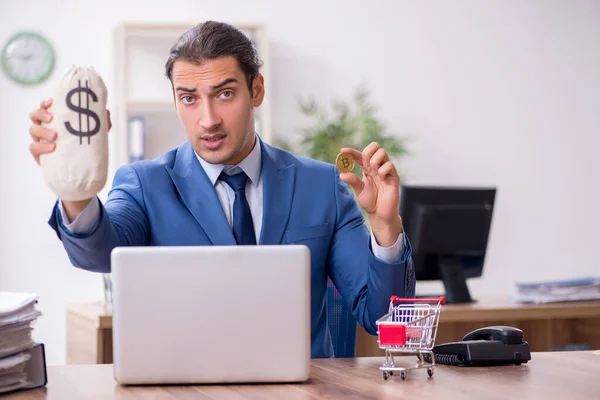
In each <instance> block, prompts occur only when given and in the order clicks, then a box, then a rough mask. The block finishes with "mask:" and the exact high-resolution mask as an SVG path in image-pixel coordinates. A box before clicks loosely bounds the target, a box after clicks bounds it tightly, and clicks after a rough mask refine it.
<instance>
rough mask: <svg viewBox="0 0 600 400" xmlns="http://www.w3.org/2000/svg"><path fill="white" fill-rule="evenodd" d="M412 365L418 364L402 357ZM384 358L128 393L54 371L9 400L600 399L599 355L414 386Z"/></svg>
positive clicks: (90, 368) (443, 374)
mask: <svg viewBox="0 0 600 400" xmlns="http://www.w3.org/2000/svg"><path fill="white" fill-rule="evenodd" d="M397 360H398V362H397V364H399V365H400V364H407V365H410V364H411V363H413V362H414V360H415V359H414V358H413V357H411V358H408V357H398V358H397ZM381 362H382V359H381V358H355V359H337V360H336V359H321V360H314V361H313V363H312V371H311V378H310V380H309V381H308V382H306V383H302V384H287V385H285V384H270V385H228V386H225V385H221V386H219V385H196V386H193V385H186V386H180V385H169V386H130V387H124V386H120V385H119V384H117V383H116V382H115V381H114V379H113V370H112V366H111V365H76V366H61V367H50V368H48V374H49V377H48V385H47V387H46V388H43V389H33V390H29V391H24V392H20V393H17V394H15V395H9V396H7V399H11V400H13V399H14V400H19V399H20V400H24V399H27V400H35V399H78V400H85V399H95V400H96V399H98V400H100V399H173V398H186V399H191V398H194V399H217V398H225V399H229V398H235V399H323V398H343V399H358V398H390V399H392V398H398V399H400V398H401V399H448V400H452V399H460V400H463V399H465V398H470V399H514V398H518V399H520V400H527V399H535V400H539V399H561V400H563V399H569V400H578V399H585V400H589V399H593V398H597V396H598V393H600V381H599V380H598V376H599V375H600V355H594V354H593V353H592V352H553V353H533V354H532V360H531V361H530V362H529V363H527V364H523V365H520V366H505V367H487V368H463V367H450V366H445V365H439V366H436V369H435V374H434V375H433V377H432V378H428V377H427V374H426V372H425V370H416V371H411V373H410V375H409V377H408V378H407V380H405V381H402V380H401V379H400V378H399V377H398V376H396V375H394V376H393V377H392V379H389V380H387V381H386V380H383V378H382V376H381V373H380V372H379V370H378V368H379V366H380V365H381Z"/></svg>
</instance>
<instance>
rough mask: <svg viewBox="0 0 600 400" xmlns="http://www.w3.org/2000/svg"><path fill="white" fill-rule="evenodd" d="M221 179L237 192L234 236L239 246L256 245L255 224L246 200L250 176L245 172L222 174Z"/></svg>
mask: <svg viewBox="0 0 600 400" xmlns="http://www.w3.org/2000/svg"><path fill="white" fill-rule="evenodd" d="M220 179H221V180H223V181H225V182H227V184H228V185H229V186H230V187H231V188H232V189H233V191H234V192H235V201H234V203H233V217H232V219H233V236H235V240H236V242H237V244H250V245H252V244H256V234H255V233H254V224H253V223H252V214H251V213H250V206H249V205H248V200H246V181H247V180H248V176H247V175H246V173H244V172H243V171H242V172H240V173H239V174H235V175H227V174H225V173H224V172H223V173H221V176H220Z"/></svg>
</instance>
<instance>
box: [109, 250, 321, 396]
mask: <svg viewBox="0 0 600 400" xmlns="http://www.w3.org/2000/svg"><path fill="white" fill-rule="evenodd" d="M111 262H112V280H113V363H114V378H115V380H116V381H117V382H118V383H121V384H130V385H133V384H203V383H206V384H209V383H210V384H225V383H259V382H262V383H285V382H303V381H306V380H307V379H308V378H309V373H310V357H311V356H310V347H311V346H310V339H311V338H310V293H311V290H310V250H309V249H308V247H306V246H301V245H279V246H274V245H273V246H182V247H178V246H175V247H173V246H165V247H160V246H159V247H118V248H115V249H114V250H113V252H112V254H111Z"/></svg>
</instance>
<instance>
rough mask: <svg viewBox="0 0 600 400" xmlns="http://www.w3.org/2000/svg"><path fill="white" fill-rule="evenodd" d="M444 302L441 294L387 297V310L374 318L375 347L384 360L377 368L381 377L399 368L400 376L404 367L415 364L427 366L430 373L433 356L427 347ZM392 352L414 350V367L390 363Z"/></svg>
mask: <svg viewBox="0 0 600 400" xmlns="http://www.w3.org/2000/svg"><path fill="white" fill-rule="evenodd" d="M445 302H446V299H445V298H444V297H443V296H442V297H439V298H435V299H401V298H399V297H396V296H392V297H391V299H390V310H389V312H388V313H387V314H385V315H384V316H383V317H381V318H380V319H379V320H378V321H377V335H378V336H379V338H378V341H377V342H378V343H379V348H380V349H383V350H385V363H384V364H383V365H382V366H381V367H380V368H379V369H380V370H381V371H383V379H388V374H389V376H391V375H393V374H394V372H397V371H399V372H400V377H401V378H402V379H403V380H404V379H406V377H407V374H408V371H410V370H413V369H419V368H427V374H428V375H429V376H430V377H431V376H432V375H433V368H434V367H435V360H434V356H433V353H432V351H431V349H433V346H434V343H435V335H436V333H437V327H438V322H439V320H440V311H441V309H442V305H444V304H445ZM394 353H412V354H414V353H416V355H417V359H418V361H417V363H416V365H415V366H414V367H410V368H402V367H399V366H396V365H395V364H394ZM426 355H427V356H428V357H427V360H428V361H426V359H425V356H426ZM429 361H431V362H429Z"/></svg>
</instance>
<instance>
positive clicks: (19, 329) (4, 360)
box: [0, 292, 41, 393]
mask: <svg viewBox="0 0 600 400" xmlns="http://www.w3.org/2000/svg"><path fill="white" fill-rule="evenodd" d="M36 304H37V296H36V295H35V294H30V293H12V292H0V393H4V392H8V391H12V390H15V389H18V388H21V387H25V386H27V385H28V384H29V382H28V379H27V373H26V367H27V361H29V359H30V358H31V349H32V348H33V347H34V344H35V343H34V341H33V337H32V329H33V323H34V322H35V320H36V319H37V318H38V317H39V316H40V315H41V313H40V312H39V311H38V310H37V309H36Z"/></svg>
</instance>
